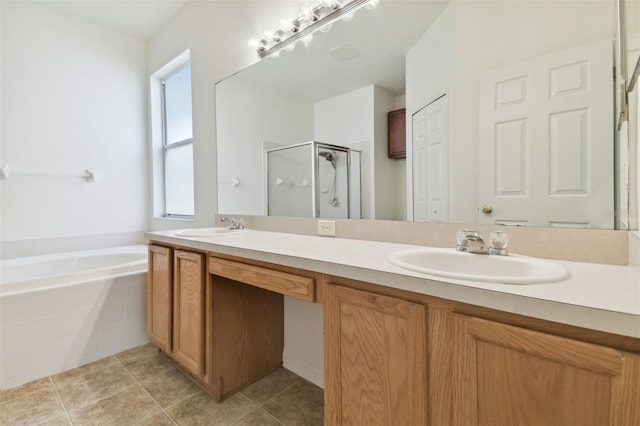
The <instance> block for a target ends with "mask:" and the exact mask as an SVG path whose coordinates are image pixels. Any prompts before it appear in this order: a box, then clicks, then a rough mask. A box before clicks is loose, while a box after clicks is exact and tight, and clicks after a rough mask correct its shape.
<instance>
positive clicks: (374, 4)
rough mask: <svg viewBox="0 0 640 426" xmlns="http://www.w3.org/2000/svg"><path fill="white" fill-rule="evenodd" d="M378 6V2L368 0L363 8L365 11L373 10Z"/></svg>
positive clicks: (376, 0)
mask: <svg viewBox="0 0 640 426" xmlns="http://www.w3.org/2000/svg"><path fill="white" fill-rule="evenodd" d="M379 4H380V0H369V2H368V3H367V4H366V5H365V6H364V7H366V8H367V9H369V10H371V9H375V8H376V7H378V5H379Z"/></svg>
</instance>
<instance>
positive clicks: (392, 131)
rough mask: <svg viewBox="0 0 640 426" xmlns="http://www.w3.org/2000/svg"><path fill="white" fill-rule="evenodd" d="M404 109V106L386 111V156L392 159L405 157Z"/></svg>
mask: <svg viewBox="0 0 640 426" xmlns="http://www.w3.org/2000/svg"><path fill="white" fill-rule="evenodd" d="M405 120H406V110H405V109H404V108H402V109H398V110H396V111H389V112H388V113H387V129H388V136H389V141H388V143H389V147H388V148H389V150H388V151H389V152H388V157H389V158H394V159H400V158H406V157H407V140H406V135H407V132H406V127H407V125H406V121H405Z"/></svg>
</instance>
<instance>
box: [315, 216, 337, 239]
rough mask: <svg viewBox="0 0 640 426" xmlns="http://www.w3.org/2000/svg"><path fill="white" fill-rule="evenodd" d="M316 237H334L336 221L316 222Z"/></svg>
mask: <svg viewBox="0 0 640 426" xmlns="http://www.w3.org/2000/svg"><path fill="white" fill-rule="evenodd" d="M318 235H325V236H327V237H335V236H336V221H335V220H318Z"/></svg>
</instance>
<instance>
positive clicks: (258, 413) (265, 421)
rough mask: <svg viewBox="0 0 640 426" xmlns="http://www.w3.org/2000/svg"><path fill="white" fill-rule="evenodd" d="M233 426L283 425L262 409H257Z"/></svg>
mask: <svg viewBox="0 0 640 426" xmlns="http://www.w3.org/2000/svg"><path fill="white" fill-rule="evenodd" d="M233 426H283V424H282V423H280V422H279V421H278V420H277V419H276V418H274V417H273V416H272V415H270V414H269V413H267V412H266V411H264V410H263V409H261V408H258V409H257V410H254V411H253V412H252V413H251V414H249V415H248V416H245V417H243V418H241V419H240V420H238V421H237V422H235V423H234V424H233Z"/></svg>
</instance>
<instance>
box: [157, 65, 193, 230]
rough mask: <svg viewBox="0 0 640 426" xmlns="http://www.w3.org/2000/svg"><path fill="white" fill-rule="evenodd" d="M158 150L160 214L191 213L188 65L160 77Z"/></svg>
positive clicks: (190, 137)
mask: <svg viewBox="0 0 640 426" xmlns="http://www.w3.org/2000/svg"><path fill="white" fill-rule="evenodd" d="M161 90H162V149H163V151H164V152H163V154H164V216H165V217H178V218H179V217H185V218H190V217H193V215H194V195H193V194H194V185H193V128H192V120H191V67H190V66H189V64H187V65H185V66H183V67H181V68H179V69H177V70H176V71H175V72H173V73H172V74H170V75H168V76H167V77H165V78H163V79H162V80H161Z"/></svg>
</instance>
